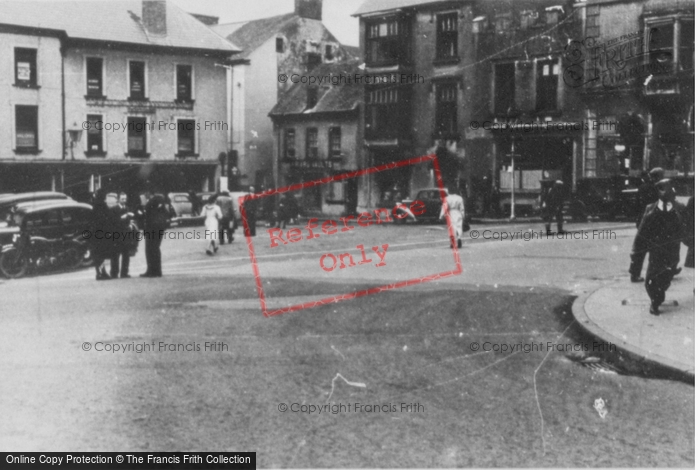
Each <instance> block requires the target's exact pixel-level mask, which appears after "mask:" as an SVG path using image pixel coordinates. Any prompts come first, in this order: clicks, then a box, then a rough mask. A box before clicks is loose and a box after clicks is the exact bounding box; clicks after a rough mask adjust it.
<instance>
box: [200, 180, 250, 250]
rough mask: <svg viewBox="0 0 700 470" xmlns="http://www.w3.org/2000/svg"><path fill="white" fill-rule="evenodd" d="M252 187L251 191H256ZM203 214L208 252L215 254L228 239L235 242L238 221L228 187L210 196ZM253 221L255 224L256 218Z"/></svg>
mask: <svg viewBox="0 0 700 470" xmlns="http://www.w3.org/2000/svg"><path fill="white" fill-rule="evenodd" d="M250 189H251V192H253V191H254V189H253V188H252V187H251V188H250ZM201 216H202V217H204V229H205V231H206V232H205V237H204V238H205V239H206V240H207V245H206V254H208V255H210V256H212V255H214V254H215V253H216V252H217V251H219V244H221V245H223V244H224V243H225V242H226V241H227V240H228V242H229V244H231V243H233V241H234V239H235V237H234V235H233V234H234V232H235V231H236V228H237V221H236V211H235V209H234V201H233V198H232V197H231V193H230V192H229V191H228V189H224V190H222V191H221V192H219V193H217V194H214V195H212V196H210V197H209V199H207V203H206V204H205V205H204V207H203V208H202V212H201ZM249 222H250V221H249ZM252 223H253V224H255V220H254V219H253V220H252ZM253 231H254V229H253Z"/></svg>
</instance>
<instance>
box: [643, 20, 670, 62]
mask: <svg viewBox="0 0 700 470" xmlns="http://www.w3.org/2000/svg"><path fill="white" fill-rule="evenodd" d="M673 29H674V24H673V23H666V24H658V25H655V26H653V27H652V28H651V29H650V30H649V60H650V61H651V63H658V64H668V65H670V64H672V63H673Z"/></svg>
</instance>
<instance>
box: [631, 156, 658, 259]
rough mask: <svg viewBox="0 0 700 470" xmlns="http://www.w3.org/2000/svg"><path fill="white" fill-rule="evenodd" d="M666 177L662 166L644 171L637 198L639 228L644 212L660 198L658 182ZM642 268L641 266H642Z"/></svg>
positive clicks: (637, 222)
mask: <svg viewBox="0 0 700 470" xmlns="http://www.w3.org/2000/svg"><path fill="white" fill-rule="evenodd" d="M663 177H664V170H663V169H662V168H658V167H657V168H654V169H653V170H651V171H650V172H649V173H648V174H647V173H642V184H641V185H640V186H639V191H638V192H637V198H638V201H639V209H640V210H639V215H638V217H637V221H636V224H637V228H639V223H640V222H641V221H642V217H644V213H645V212H646V210H647V206H648V205H649V204H654V203H656V201H657V200H658V199H659V193H658V191H657V190H656V186H655V185H656V183H658V182H659V181H661V179H662V178H663ZM640 270H641V267H640Z"/></svg>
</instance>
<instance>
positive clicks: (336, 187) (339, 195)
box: [328, 181, 345, 202]
mask: <svg viewBox="0 0 700 470" xmlns="http://www.w3.org/2000/svg"><path fill="white" fill-rule="evenodd" d="M328 201H329V202H345V182H343V181H334V182H332V183H330V184H329V191H328Z"/></svg>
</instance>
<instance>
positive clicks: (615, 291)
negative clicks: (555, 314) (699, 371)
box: [573, 258, 695, 381]
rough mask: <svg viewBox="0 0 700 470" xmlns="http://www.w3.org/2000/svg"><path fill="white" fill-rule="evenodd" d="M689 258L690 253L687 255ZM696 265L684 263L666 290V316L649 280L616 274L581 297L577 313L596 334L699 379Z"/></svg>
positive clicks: (635, 354) (581, 322)
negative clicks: (653, 301) (653, 308)
mask: <svg viewBox="0 0 700 470" xmlns="http://www.w3.org/2000/svg"><path fill="white" fill-rule="evenodd" d="M682 259H684V258H682ZM694 290H695V269H693V268H683V271H682V272H681V273H680V274H679V275H677V276H676V277H675V278H674V280H673V282H672V283H671V287H670V288H669V290H668V291H667V292H666V301H665V302H664V303H663V304H662V305H661V307H660V311H661V315H659V316H655V315H652V314H650V313H649V305H650V301H649V297H648V296H647V294H646V290H645V289H644V283H634V284H633V283H631V282H630V280H629V277H626V278H624V279H620V278H618V279H616V280H614V281H612V282H609V283H607V284H605V285H603V286H602V287H599V288H598V289H596V290H594V291H593V292H591V293H589V294H588V295H584V296H581V297H579V298H578V299H577V300H576V302H575V303H574V306H573V314H574V317H575V318H576V321H577V322H578V323H579V325H580V326H581V327H583V328H584V329H585V330H586V331H588V332H589V333H590V334H592V335H593V336H595V337H598V338H600V339H602V340H603V341H605V342H608V343H613V344H615V346H616V347H617V348H619V349H621V350H623V351H625V352H627V353H629V354H630V355H631V356H633V357H636V358H637V359H639V360H641V361H644V362H647V363H649V364H651V365H655V366H661V367H662V368H664V369H667V370H668V371H670V372H672V373H675V374H679V375H680V376H682V377H683V378H685V379H688V380H691V381H692V380H694V379H695V293H694Z"/></svg>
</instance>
